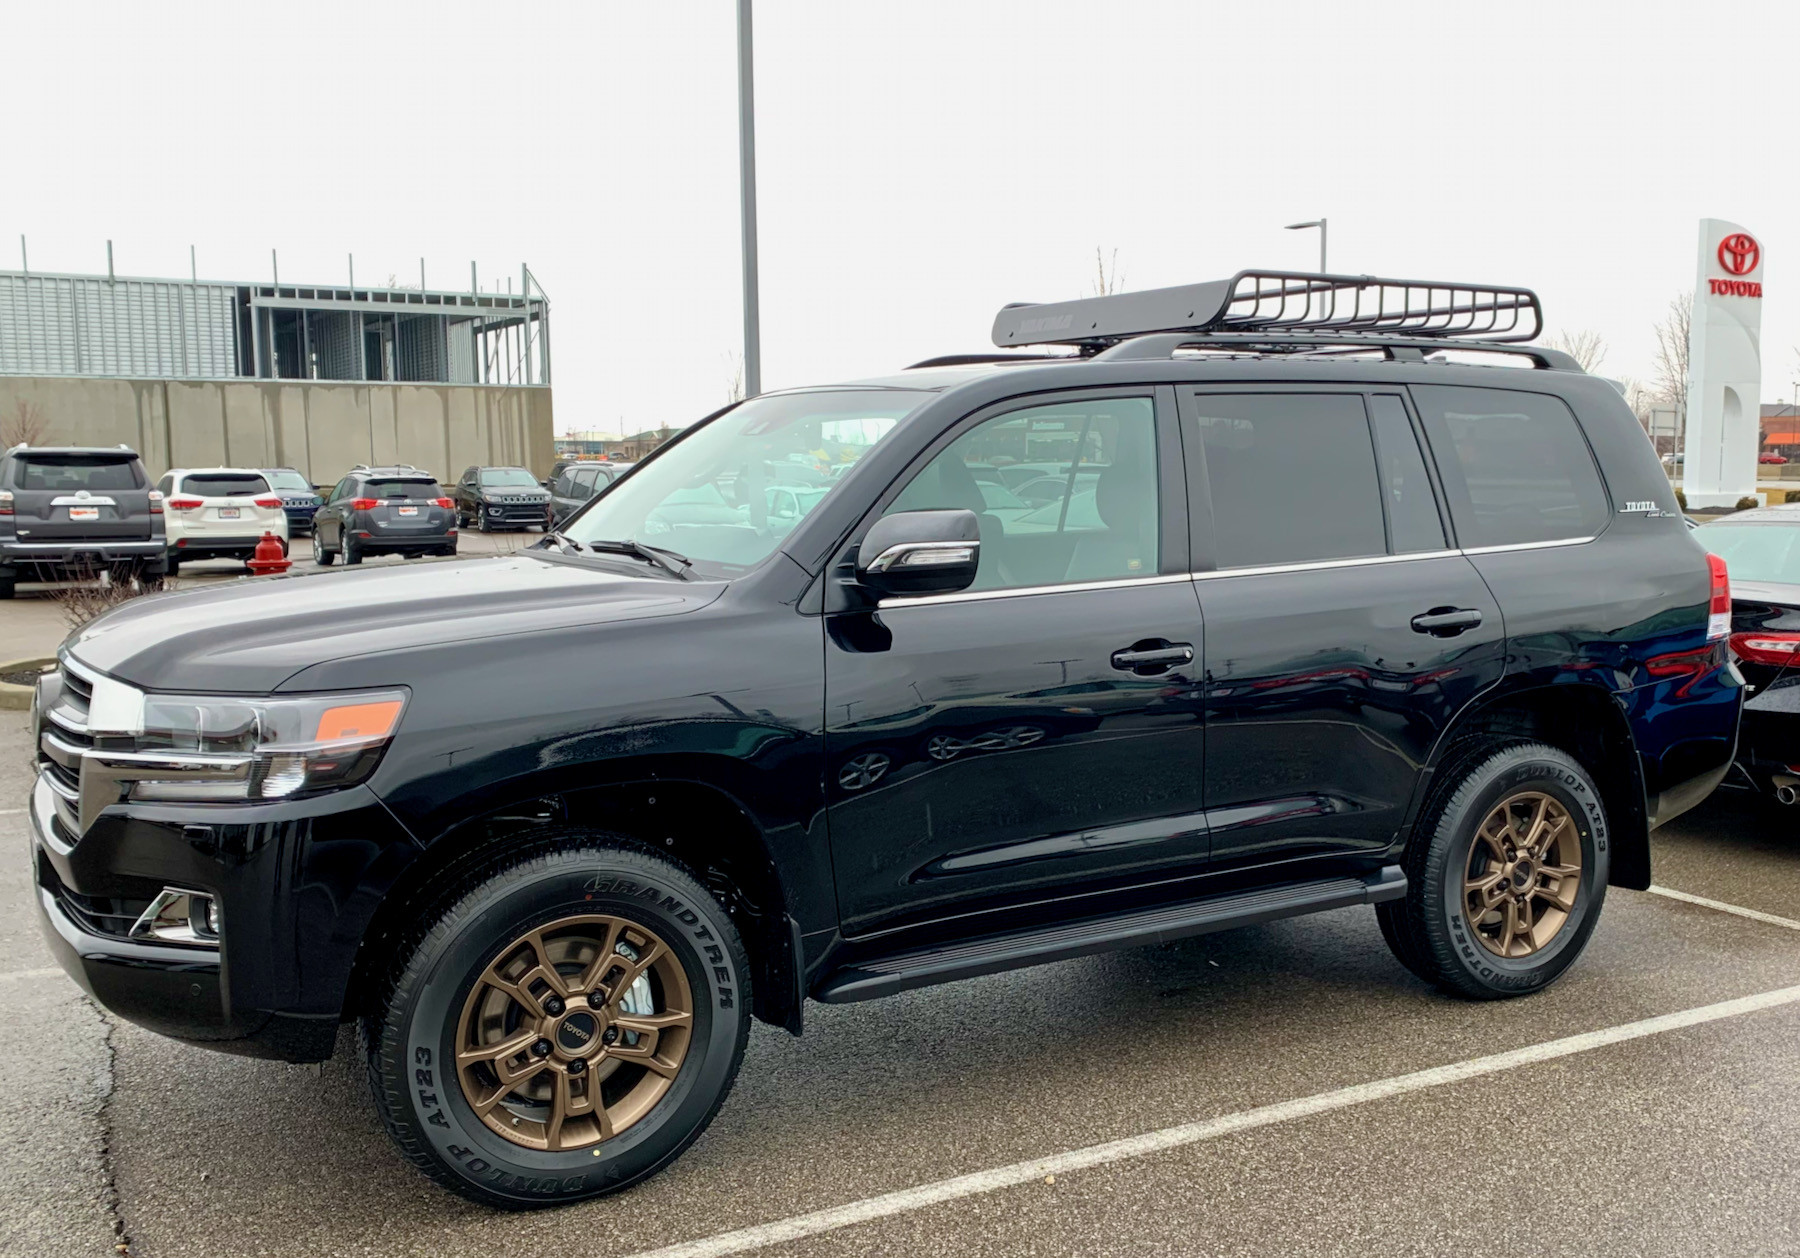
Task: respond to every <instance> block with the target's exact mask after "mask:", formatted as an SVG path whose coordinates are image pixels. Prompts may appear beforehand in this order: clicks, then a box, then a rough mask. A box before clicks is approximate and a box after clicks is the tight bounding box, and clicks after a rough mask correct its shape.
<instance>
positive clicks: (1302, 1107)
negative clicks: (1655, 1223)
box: [631, 987, 1800, 1258]
mask: <svg viewBox="0 0 1800 1258" xmlns="http://www.w3.org/2000/svg"><path fill="white" fill-rule="evenodd" d="M1796 1001H1800V987H1783V988H1781V989H1779V990H1777V991H1769V992H1763V993H1762V994H1760V995H1757V996H1745V997H1742V998H1741V999H1738V1000H1726V1001H1721V1002H1720V1003H1719V1004H1716V1005H1702V1006H1700V1007H1698V1008H1695V1009H1684V1010H1682V1011H1681V1012H1679V1013H1666V1014H1663V1015H1662V1016H1660V1017H1655V1018H1645V1019H1643V1020H1642V1021H1639V1022H1625V1023H1621V1024H1620V1025H1618V1026H1612V1027H1607V1028H1605V1029H1604V1030H1599V1031H1587V1032H1584V1033H1583V1034H1580V1035H1571V1036H1568V1037H1566V1038H1564V1039H1560V1040H1548V1041H1546V1042H1544V1043H1542V1044H1533V1045H1531V1046H1529V1047H1527V1048H1516V1049H1513V1050H1512V1051H1511V1052H1506V1053H1494V1054H1492V1055H1491V1056H1488V1057H1473V1058H1470V1059H1469V1060H1467V1061H1459V1062H1453V1063H1451V1064H1450V1065H1447V1066H1435V1067H1433V1068H1431V1069H1430V1070H1419V1071H1415V1072H1414V1073H1412V1074H1405V1075H1395V1076H1394V1077H1392V1078H1389V1079H1377V1080H1375V1081H1374V1082H1372V1083H1358V1084H1354V1085H1352V1086H1350V1087H1347V1088H1338V1089H1336V1090H1335V1091H1331V1092H1320V1093H1317V1094H1315V1095H1313V1096H1307V1097H1302V1098H1300V1099H1299V1100H1295V1101H1282V1102H1280V1103H1279V1104H1275V1105H1264V1106H1262V1107H1260V1108H1258V1109H1250V1110H1240V1111H1239V1112H1237V1113H1235V1114H1226V1115H1223V1116H1222V1117H1219V1118H1209V1119H1206V1120H1205V1121H1203V1122H1197V1123H1184V1124H1182V1125H1181V1126H1178V1127H1164V1128H1163V1129H1162V1130H1160V1131H1150V1132H1145V1133H1144V1134H1143V1135H1141V1136H1128V1137H1126V1138H1125V1139H1123V1140H1110V1141H1108V1142H1106V1143H1105V1144H1094V1145H1088V1146H1087V1147H1086V1148H1081V1149H1070V1150H1068V1151H1066V1152H1063V1153H1053V1154H1051V1155H1050V1156H1048V1157H1042V1158H1036V1159H1034V1160H1032V1161H1030V1162H1015V1163H1013V1164H1012V1165H1011V1166H996V1167H994V1168H992V1169H990V1170H985V1171H976V1172H975V1173H974V1174H971V1175H958V1176H957V1177H955V1178H954V1179H944V1180H939V1181H937V1182H936V1183H931V1184H921V1185H919V1186H918V1187H916V1188H903V1189H901V1190H900V1191H898V1192H890V1193H883V1194H882V1195H881V1196H879V1197H869V1198H866V1199H864V1200H862V1201H853V1202H851V1203H849V1204H848V1205H842V1206H832V1207H830V1208H829V1209H825V1210H815V1211H813V1212H812V1213H810V1214H797V1215H794V1216H792V1217H791V1218H786V1219H778V1220H776V1221H775V1222H773V1223H762V1224H758V1225H757V1226H755V1227H746V1228H740V1229H739V1230H737V1231H734V1232H720V1233H718V1234H717V1235H714V1236H706V1237H702V1238H700V1239H699V1240H693V1241H685V1242H683V1243H681V1244H678V1245H669V1246H665V1247H664V1248H662V1249H653V1250H645V1251H643V1252H641V1253H638V1254H634V1255H632V1256H631V1258H718V1256H719V1255H723V1254H742V1253H747V1252H749V1251H751V1250H755V1249H763V1248H765V1247H767V1246H769V1245H779V1244H781V1243H782V1242H784V1241H792V1240H800V1239H802V1238H804V1237H808V1236H817V1235H819V1234H820V1233H822V1232H832V1231H836V1230H837V1229H839V1228H844V1227H852V1226H854V1225H856V1224H858V1223H868V1222H870V1221H872V1220H875V1219H885V1218H889V1217H891V1216H893V1215H897V1214H906V1213H908V1212H910V1211H913V1210H922V1209H924V1208H925V1207H927V1206H934V1205H938V1204H940V1203H942V1202H946V1201H955V1200H957V1199H958V1198H961V1197H973V1196H977V1195H979V1194H981V1193H989V1192H993V1191H995V1190H996V1189H1000V1188H1009V1187H1012V1186H1013V1185H1016V1184H1028V1183H1031V1182H1032V1181H1033V1180H1041V1179H1043V1178H1044V1177H1045V1176H1047V1175H1066V1174H1068V1173H1069V1172H1071V1171H1080V1170H1086V1169H1088V1168H1089V1167H1094V1166H1104V1165H1106V1164H1107V1163H1109V1162H1120V1161H1124V1160H1125V1159H1127V1158H1139V1157H1143V1156H1145V1155H1146V1154H1151V1153H1161V1152H1163V1151H1165V1150H1168V1149H1176V1148H1180V1147H1182V1146H1183V1145H1190V1144H1197V1143H1199V1142H1201V1141H1204V1140H1216V1139H1218V1138H1219V1137H1221V1136H1229V1135H1233V1134H1235V1133H1237V1132H1240V1131H1249V1130H1252V1129H1253V1128H1257V1127H1268V1126H1272V1125H1274V1124H1276V1123H1286V1122H1292V1121H1294V1120H1295V1119H1299V1118H1310V1117H1312V1116H1313V1115H1315V1114H1325V1113H1329V1112H1330V1111H1332V1110H1339V1109H1345V1108H1347V1107H1349V1106H1352V1105H1366V1104H1368V1103H1369V1102H1371V1101H1382V1100H1386V1099H1387V1098H1389V1097H1393V1096H1402V1095H1404V1094H1406V1093H1409V1092H1419V1091H1423V1090H1424V1089H1426V1088H1440V1087H1443V1086H1445V1085H1446V1084H1452V1083H1462V1082H1463V1081H1465V1080H1468V1079H1476V1078H1480V1077H1481V1076H1483V1075H1491V1074H1497V1073H1499V1072H1500V1071H1503V1070H1516V1069H1518V1068H1519V1067H1521V1066H1531V1065H1535V1064H1537V1063H1538V1062H1545V1061H1553V1060H1555V1059H1556V1058H1558V1057H1569V1056H1573V1055H1574V1054H1576V1053H1586V1052H1591V1051H1592V1050H1594V1049H1596V1048H1605V1047H1607V1046H1608V1045H1612V1044H1622V1043H1624V1042H1626V1041H1628V1040H1636V1039H1642V1038H1643V1037H1645V1036H1647V1035H1661V1034H1663V1033H1664V1032H1666V1031H1677V1030H1680V1029H1682V1028H1683V1027H1691V1026H1699V1025H1701V1024H1703V1023H1707V1022H1717V1021H1719V1020H1721V1019H1723V1018H1737V1017H1742V1016H1743V1015H1744V1014H1749V1013H1757V1012H1760V1011H1762V1010H1765V1009H1774V1008H1777V1007H1780V1006H1783V1005H1791V1004H1794V1003H1795V1002H1796Z"/></svg>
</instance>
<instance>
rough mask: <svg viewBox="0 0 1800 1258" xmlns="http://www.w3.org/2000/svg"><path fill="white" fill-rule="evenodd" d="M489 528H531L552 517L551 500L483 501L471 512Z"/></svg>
mask: <svg viewBox="0 0 1800 1258" xmlns="http://www.w3.org/2000/svg"><path fill="white" fill-rule="evenodd" d="M470 514H471V515H473V516H474V517H475V518H476V519H478V520H485V521H486V522H487V526H488V527H489V528H495V527H499V528H529V527H531V526H533V525H538V524H543V523H544V522H545V521H547V520H548V519H549V518H550V504H549V502H547V501H546V502H506V503H482V504H480V505H478V506H477V507H476V508H475V509H474V510H473V511H472V512H471V513H470Z"/></svg>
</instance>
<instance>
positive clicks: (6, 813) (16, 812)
mask: <svg viewBox="0 0 1800 1258" xmlns="http://www.w3.org/2000/svg"><path fill="white" fill-rule="evenodd" d="M24 813H25V810H24V809H23V808H0V817H18V816H23V815H24Z"/></svg>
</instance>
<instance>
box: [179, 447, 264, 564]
mask: <svg viewBox="0 0 1800 1258" xmlns="http://www.w3.org/2000/svg"><path fill="white" fill-rule="evenodd" d="M156 487H157V488H158V489H160V490H162V494H163V507H164V519H165V520H166V521H167V527H168V536H169V575H170V576H174V575H175V573H176V571H177V570H178V569H179V568H180V567H181V565H182V564H183V563H185V562H187V561H188V560H193V559H243V560H248V559H250V557H251V556H252V555H254V554H255V553H256V543H258V542H259V541H261V540H262V535H263V534H264V533H273V534H274V535H275V536H276V537H278V538H280V539H281V551H282V553H283V554H286V553H287V544H288V523H287V512H286V511H285V510H283V509H282V506H281V495H280V494H278V493H276V492H275V491H274V490H272V489H270V488H269V482H268V480H267V479H266V478H265V477H264V476H263V474H262V473H261V472H259V471H257V470H256V469H255V468H253V467H178V468H176V469H175V470H173V471H171V472H170V473H169V474H168V475H167V476H164V477H163V478H162V480H160V481H158V482H157V485H156Z"/></svg>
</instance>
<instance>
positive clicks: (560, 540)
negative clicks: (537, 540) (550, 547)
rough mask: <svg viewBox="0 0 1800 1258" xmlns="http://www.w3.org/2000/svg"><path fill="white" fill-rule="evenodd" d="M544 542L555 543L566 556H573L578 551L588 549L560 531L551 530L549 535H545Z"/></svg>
mask: <svg viewBox="0 0 1800 1258" xmlns="http://www.w3.org/2000/svg"><path fill="white" fill-rule="evenodd" d="M544 540H545V541H547V542H555V543H556V544H557V546H559V547H560V548H561V549H562V553H563V554H565V555H572V554H574V553H575V552H576V551H578V550H586V549H587V547H585V546H583V545H582V544H581V543H580V542H578V541H576V540H575V539H574V538H572V537H570V536H569V535H568V534H566V533H564V532H562V531H561V530H560V529H551V530H550V531H549V532H548V533H546V534H544Z"/></svg>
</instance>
